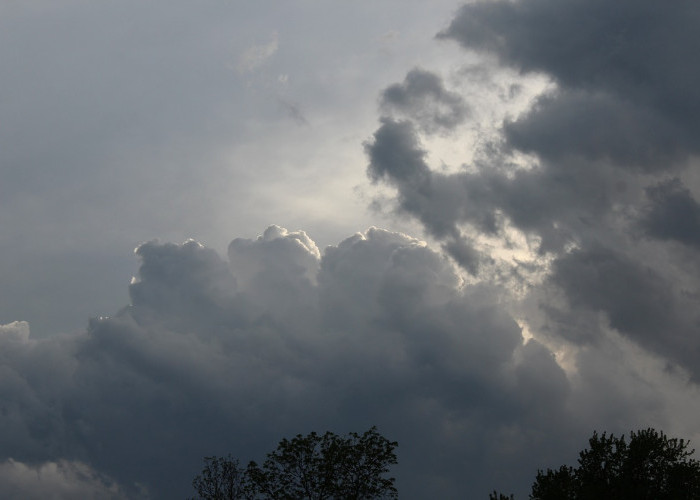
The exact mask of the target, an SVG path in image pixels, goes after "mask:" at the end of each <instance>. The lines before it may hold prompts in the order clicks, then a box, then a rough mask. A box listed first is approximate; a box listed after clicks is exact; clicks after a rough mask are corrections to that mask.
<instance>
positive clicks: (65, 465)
mask: <svg viewBox="0 0 700 500" xmlns="http://www.w3.org/2000/svg"><path fill="white" fill-rule="evenodd" d="M0 495H2V497H3V498H7V499H20V498H21V499H26V500H39V499H46V498H52V499H56V500H61V499H65V500H70V499H74V498H85V499H89V500H102V499H105V500H107V499H109V500H121V499H127V498H137V496H136V495H127V493H126V492H124V491H122V490H121V488H120V487H119V485H117V484H116V483H114V482H113V481H111V480H110V479H109V478H107V477H105V476H103V475H101V474H99V473H97V472H95V471H94V470H92V469H91V468H90V467H89V466H87V465H85V464H83V463H80V462H68V461H66V460H60V461H58V462H46V463H42V464H39V465H36V466H32V465H28V464H24V463H22V462H17V461H15V460H12V459H9V460H6V461H5V462H4V463H2V464H0Z"/></svg>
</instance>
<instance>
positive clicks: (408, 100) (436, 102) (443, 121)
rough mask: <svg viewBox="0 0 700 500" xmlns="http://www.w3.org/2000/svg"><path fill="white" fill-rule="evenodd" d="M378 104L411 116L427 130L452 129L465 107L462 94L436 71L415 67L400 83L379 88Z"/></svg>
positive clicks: (457, 122) (388, 110) (460, 120)
mask: <svg viewBox="0 0 700 500" xmlns="http://www.w3.org/2000/svg"><path fill="white" fill-rule="evenodd" d="M381 106H382V108H383V109H384V110H385V111H386V112H389V113H392V112H393V113H396V114H398V115H399V116H402V115H403V116H408V117H410V118H412V119H413V120H415V121H416V122H417V123H418V124H419V125H420V127H421V129H422V130H424V131H425V132H428V133H433V132H437V131H440V130H452V129H454V128H455V127H456V126H457V125H459V124H461V123H462V122H463V121H464V120H465V118H466V115H467V111H468V109H467V106H466V104H465V102H464V99H463V98H462V96H461V95H459V94H458V93H457V92H452V91H449V90H447V89H446V88H445V85H444V83H443V81H442V80H441V79H440V77H439V76H438V75H436V74H434V73H431V72H429V71H425V70H421V69H418V68H416V69H413V70H411V71H409V73H408V74H407V75H406V79H405V80H404V82H403V83H401V84H398V83H397V84H394V85H391V86H390V87H388V88H386V89H385V90H384V92H382V96H381Z"/></svg>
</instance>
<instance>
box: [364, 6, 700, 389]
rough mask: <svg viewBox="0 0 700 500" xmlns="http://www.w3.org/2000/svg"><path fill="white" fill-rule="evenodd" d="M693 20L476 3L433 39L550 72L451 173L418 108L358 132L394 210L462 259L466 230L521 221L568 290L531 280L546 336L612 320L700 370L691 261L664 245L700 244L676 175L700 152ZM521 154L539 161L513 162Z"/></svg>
mask: <svg viewBox="0 0 700 500" xmlns="http://www.w3.org/2000/svg"><path fill="white" fill-rule="evenodd" d="M699 21H700V7H698V5H697V3H696V2H690V1H680V2H674V3H672V4H663V5H662V4H660V3H658V2H651V1H642V2H639V1H629V0H623V1H621V2H615V4H614V5H611V4H610V3H609V2H603V1H601V0H585V1H584V0H567V1H558V0H556V1H555V0H521V1H500V0H498V1H488V2H487V1H477V2H473V3H469V4H467V5H465V6H464V7H462V8H461V9H460V10H459V12H458V13H457V15H456V17H455V18H454V19H453V20H452V22H451V24H450V25H449V26H448V28H446V29H445V30H444V31H443V32H441V33H440V34H439V35H438V38H441V39H452V40H456V41H457V42H458V43H459V44H460V45H462V46H463V47H464V48H466V49H469V50H472V51H475V52H477V53H481V54H490V55H491V56H494V58H493V60H495V62H496V63H497V64H500V65H501V66H504V67H508V68H511V69H515V70H517V71H519V72H520V73H521V74H522V75H523V76H525V77H526V76H528V74H540V75H544V76H545V77H547V78H549V79H550V80H551V82H552V83H553V85H552V86H550V87H549V88H547V89H546V90H545V91H544V92H543V93H542V94H541V95H540V96H538V97H537V98H536V99H534V100H533V101H532V103H531V105H530V106H529V108H528V109H526V110H525V111H524V112H521V113H520V114H519V115H516V116H515V117H512V116H510V117H506V118H504V119H503V121H502V127H500V129H498V130H497V134H500V136H499V137H497V138H495V139H493V140H490V141H489V147H488V148H483V150H482V151H481V152H480V154H479V155H477V156H476V159H475V160H473V161H472V162H471V164H468V165H463V166H462V168H461V169H459V170H456V171H455V170H453V171H452V172H449V173H446V172H445V171H443V170H439V169H437V168H433V167H431V166H430V165H429V164H428V161H427V159H428V158H429V156H430V153H431V151H429V150H428V149H426V147H424V146H422V140H421V139H422V135H421V134H422V133H425V131H423V130H422V129H421V127H420V122H419V120H418V119H417V118H415V117H410V116H408V115H406V116H405V117H404V119H403V121H401V122H398V121H394V120H391V119H388V118H382V119H381V125H380V127H379V128H378V130H377V131H376V133H375V134H374V137H373V138H372V140H371V141H369V142H368V143H367V144H366V146H365V149H366V152H367V155H368V158H369V168H368V173H369V176H370V178H372V179H373V180H375V181H383V182H386V183H387V184H389V185H391V186H393V187H394V188H395V189H396V192H397V195H396V201H397V207H398V209H399V210H401V211H403V212H405V213H407V214H410V215H411V216H413V217H415V218H416V219H417V220H419V221H420V222H421V223H422V224H423V225H424V227H425V229H426V230H427V231H428V232H429V233H430V234H431V235H432V236H433V237H436V238H438V239H439V240H441V242H442V243H443V245H444V248H445V250H446V251H447V252H448V253H450V254H451V255H452V256H453V257H455V258H456V259H457V260H458V261H459V257H458V256H459V255H460V253H461V252H459V251H458V248H459V245H457V244H456V241H458V240H457V238H460V237H462V236H461V235H462V234H466V235H468V237H469V238H471V241H476V239H477V238H478V237H479V235H488V236H490V237H500V238H502V241H507V238H508V234H507V232H508V231H509V230H510V229H509V228H516V229H518V230H520V231H521V232H522V233H524V235H525V236H527V237H528V238H531V237H534V238H532V239H530V240H529V241H534V242H538V248H537V250H538V251H539V253H540V255H547V256H548V257H549V258H550V259H551V262H552V265H551V267H548V268H546V269H545V268H543V269H542V272H543V273H544V272H547V273H549V280H547V282H546V283H547V286H546V287H545V288H546V289H547V290H549V288H548V287H550V286H554V288H558V290H559V292H561V293H563V298H564V301H565V302H566V303H567V304H566V305H565V306H564V307H559V306H557V305H555V304H553V303H549V300H550V298H548V297H549V296H547V293H544V292H543V291H542V290H537V289H535V290H533V292H532V293H533V297H534V296H538V297H540V298H539V299H538V300H539V302H540V307H539V312H538V313H535V316H536V315H537V314H544V315H545V316H547V317H548V318H549V321H548V322H545V324H546V328H548V329H550V328H553V331H548V332H547V333H545V332H541V333H542V334H543V335H544V336H548V335H549V334H550V333H552V334H553V335H554V336H555V337H559V338H561V339H566V340H568V341H573V342H574V343H576V344H578V343H586V342H589V341H591V340H592V339H600V338H601V336H605V335H607V333H605V332H606V328H608V327H612V328H613V329H614V330H617V331H618V332H620V333H621V334H623V335H624V336H626V337H627V338H629V339H633V340H634V341H635V342H637V343H639V344H640V345H642V346H644V347H645V348H646V349H648V350H649V351H651V352H654V353H656V354H659V355H661V356H664V357H666V358H667V359H669V360H670V361H671V362H674V363H678V364H680V365H681V366H683V367H684V368H686V369H687V370H689V371H690V372H691V373H692V374H693V375H694V376H697V374H698V373H700V366H698V363H697V358H696V356H694V355H690V354H688V353H696V352H698V349H699V348H700V341H698V339H697V335H696V334H695V333H694V332H695V330H696V329H695V327H694V326H693V325H695V324H697V320H698V319H697V317H696V316H697V315H696V313H694V312H693V311H696V310H697V297H698V296H699V295H698V293H699V292H700V282H698V280H697V270H698V269H700V260H698V256H697V254H696V253H694V252H692V251H691V252H688V251H685V252H684V251H682V247H681V250H678V249H675V250H674V248H675V247H672V245H675V244H676V243H681V244H682V245H683V246H685V247H687V248H690V249H695V248H697V245H698V243H697V241H698V237H697V234H700V232H699V231H698V229H699V226H700V222H699V221H700V205H699V204H698V202H697V201H696V198H697V195H696V193H697V192H698V189H699V188H700V185H698V184H697V180H695V177H694V176H693V175H692V174H688V175H685V171H688V170H689V169H691V168H695V165H694V163H695V162H696V161H697V154H698V152H700V150H699V148H698V144H700V143H698V141H697V140H696V137H697V136H698V133H699V132H700V119H699V118H698V117H700V70H699V69H698V67H697V65H695V64H692V61H693V60H694V58H695V54H696V53H697V52H698V50H699V49H700V32H698V30H697V25H698V22H699ZM409 81H410V79H409V78H407V80H406V82H404V83H403V84H397V85H394V86H391V87H389V89H387V90H386V91H385V92H384V93H383V94H382V96H383V99H386V97H385V96H386V95H387V93H388V92H389V90H390V89H393V90H392V92H398V90H396V89H407V88H408V83H407V82H409ZM469 104H470V103H467V105H469ZM427 105H428V104H426V106H427ZM426 113H427V112H426ZM520 153H527V154H529V155H531V157H532V158H534V160H533V162H531V163H530V164H529V165H528V166H527V167H523V166H521V165H519V164H518V160H517V158H518V155H519V154H520ZM669 172H672V175H674V176H675V177H674V179H675V180H672V181H669V180H668V176H669ZM640 228H641V234H642V235H644V236H646V237H647V238H640ZM676 246H677V245H676ZM468 250H470V251H468V252H466V255H468V256H469V255H474V254H476V253H477V251H476V250H473V251H472V249H471V248H468ZM480 260H481V261H483V260H484V256H480ZM468 261H469V260H468ZM471 262H473V259H471ZM465 267H466V268H467V269H469V267H468V266H465ZM514 267H515V268H517V267H518V264H515V265H514ZM472 272H474V270H473V269H472ZM476 272H477V273H478V272H479V271H478V269H477V270H476ZM516 272H517V271H516ZM552 294H553V295H552V296H558V295H557V293H556V292H552ZM598 313H602V316H603V317H604V318H605V320H606V321H607V326H601V325H600V324H598V320H597V319H595V318H596V314H598Z"/></svg>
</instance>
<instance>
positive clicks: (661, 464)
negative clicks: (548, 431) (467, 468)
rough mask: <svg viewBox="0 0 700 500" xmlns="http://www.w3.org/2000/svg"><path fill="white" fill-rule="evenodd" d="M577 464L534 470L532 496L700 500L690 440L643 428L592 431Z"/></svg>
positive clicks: (539, 499) (536, 499)
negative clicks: (617, 433)
mask: <svg viewBox="0 0 700 500" xmlns="http://www.w3.org/2000/svg"><path fill="white" fill-rule="evenodd" d="M588 443H589V448H588V449H586V450H583V451H582V452H581V453H580V454H579V460H578V467H567V466H562V467H560V468H559V469H556V470H552V469H547V471H538V472H537V477H536V479H535V482H534V484H533V485H532V493H531V494H530V499H531V500H607V499H610V500H613V499H614V500H695V499H700V462H698V461H697V460H695V459H693V458H691V455H692V454H693V453H694V451H695V450H692V449H689V448H688V445H689V443H688V441H685V440H683V439H676V438H672V439H670V438H668V437H667V436H666V435H665V434H664V433H663V432H658V431H656V430H654V429H646V430H641V431H638V432H630V437H629V442H627V441H626V440H625V436H624V435H623V436H620V437H616V436H614V435H612V434H610V435H607V434H606V433H603V434H602V435H599V434H598V433H597V432H594V433H593V437H591V438H590V439H589V441H588Z"/></svg>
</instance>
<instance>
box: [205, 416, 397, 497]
mask: <svg viewBox="0 0 700 500" xmlns="http://www.w3.org/2000/svg"><path fill="white" fill-rule="evenodd" d="M396 446H398V443H396V442H395V441H389V440H388V439H386V438H385V437H383V436H382V435H380V434H379V432H378V431H377V429H376V427H372V428H371V429H369V430H368V431H366V432H365V433H364V434H362V435H360V434H357V433H355V432H351V433H349V434H347V435H346V436H338V435H336V434H334V433H332V432H326V433H325V434H323V435H320V434H317V433H315V432H312V433H310V434H308V435H306V436H302V435H301V434H298V435H297V436H295V437H294V438H292V439H291V440H289V439H283V440H282V441H280V443H279V444H278V446H277V449H276V450H274V451H272V452H270V453H268V454H267V458H266V460H265V461H264V462H263V463H262V465H258V464H257V463H256V462H250V463H249V464H248V466H247V467H246V468H245V469H244V468H241V467H240V466H239V462H238V460H235V459H233V458H232V457H231V455H228V456H227V457H223V458H220V457H205V458H204V462H205V467H204V469H203V470H202V473H201V474H199V475H197V476H196V477H195V478H194V480H193V481H192V486H193V487H194V489H195V491H196V492H197V497H196V498H200V499H205V500H237V499H245V500H257V499H263V498H264V499H271V500H302V499H308V500H340V499H343V500H365V499H367V500H370V499H383V498H398V492H397V490H396V488H395V487H394V481H395V480H394V478H393V477H385V475H386V474H387V473H388V472H389V467H390V466H391V465H395V464H396V463H397V459H396V454H395V453H394V449H395V448H396Z"/></svg>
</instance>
